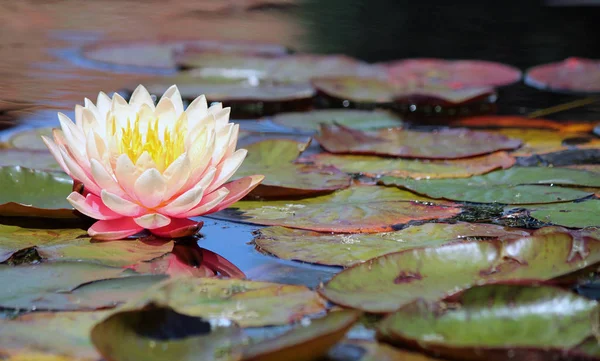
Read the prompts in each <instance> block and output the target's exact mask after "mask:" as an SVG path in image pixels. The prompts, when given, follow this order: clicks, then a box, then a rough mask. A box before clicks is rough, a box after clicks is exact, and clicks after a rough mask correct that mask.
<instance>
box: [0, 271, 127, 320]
mask: <svg viewBox="0 0 600 361" xmlns="http://www.w3.org/2000/svg"><path fill="white" fill-rule="evenodd" d="M127 274H133V272H130V273H129V272H126V271H125V272H124V271H123V269H121V268H116V267H108V266H104V265H99V264H93V263H83V262H52V263H40V264H36V265H21V266H6V265H0V288H2V289H3V290H4V291H3V292H2V294H0V307H6V308H16V309H28V310H45V309H49V306H51V307H55V302H54V301H53V300H52V297H54V295H55V294H57V293H68V292H72V291H74V290H75V289H76V288H77V287H79V286H80V285H82V284H85V283H89V282H92V281H98V280H104V279H109V278H117V277H123V276H126V275H127ZM45 296H47V297H49V301H48V302H47V301H46V299H45ZM67 301H68V300H67ZM69 306H70V307H72V308H70V309H77V306H76V305H75V304H74V303H73V304H71V305H65V307H64V308H63V309H69Z"/></svg>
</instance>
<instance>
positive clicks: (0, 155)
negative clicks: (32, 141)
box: [0, 149, 62, 172]
mask: <svg viewBox="0 0 600 361" xmlns="http://www.w3.org/2000/svg"><path fill="white" fill-rule="evenodd" d="M5 166H21V167H24V168H30V169H38V170H44V171H54V172H56V171H58V172H62V168H61V167H60V166H59V165H58V163H57V162H56V159H54V157H53V156H52V154H50V153H49V152H43V151H29V150H19V149H1V150H0V167H5Z"/></svg>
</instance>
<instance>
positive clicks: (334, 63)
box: [268, 54, 385, 83]
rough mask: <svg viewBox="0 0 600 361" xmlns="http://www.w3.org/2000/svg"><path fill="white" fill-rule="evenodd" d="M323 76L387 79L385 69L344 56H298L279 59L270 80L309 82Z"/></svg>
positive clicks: (269, 76)
mask: <svg viewBox="0 0 600 361" xmlns="http://www.w3.org/2000/svg"><path fill="white" fill-rule="evenodd" d="M323 76H328V77H329V76H359V77H370V78H382V79H383V78H385V72H384V71H383V69H382V68H381V67H379V66H376V65H371V64H367V63H363V62H361V61H358V60H356V59H353V58H350V57H347V56H344V55H315V54H297V55H288V56H285V57H282V58H279V59H278V61H277V63H276V64H275V67H274V68H273V70H272V72H271V73H270V74H269V75H268V78H269V79H272V80H275V81H278V82H295V83H296V82H309V81H310V80H311V79H314V78H318V77H323Z"/></svg>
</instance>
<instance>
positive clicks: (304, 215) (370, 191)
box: [224, 186, 461, 233]
mask: <svg viewBox="0 0 600 361" xmlns="http://www.w3.org/2000/svg"><path fill="white" fill-rule="evenodd" d="M430 202H431V200H430V199H428V198H423V197H420V196H417V195H415V194H413V193H410V192H407V191H402V190H399V189H395V188H385V187H376V186H355V187H350V188H348V189H344V190H340V191H337V192H335V193H333V194H328V195H324V196H319V197H313V198H305V199H299V200H276V201H275V200H274V201H241V202H238V203H236V204H235V205H234V206H233V207H232V208H230V209H229V210H227V211H226V212H225V213H224V215H225V216H228V214H232V213H234V212H236V210H237V212H241V216H242V217H241V219H242V220H243V221H245V222H251V223H256V224H264V225H268V226H286V227H290V228H299V229H308V230H313V231H322V232H344V233H375V232H385V231H391V230H393V229H394V226H396V225H400V224H404V223H408V222H410V221H415V220H430V219H445V218H451V217H453V216H455V215H457V214H459V213H460V212H461V209H460V208H459V207H458V206H457V205H456V204H454V203H450V202H437V204H434V203H430ZM233 216H234V217H237V219H239V218H240V217H239V215H235V214H234V215H233ZM228 218H231V216H229V217H228Z"/></svg>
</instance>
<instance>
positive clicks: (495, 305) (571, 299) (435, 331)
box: [383, 285, 598, 360]
mask: <svg viewBox="0 0 600 361" xmlns="http://www.w3.org/2000/svg"><path fill="white" fill-rule="evenodd" d="M597 317H598V303H597V302H596V301H592V300H589V299H586V298H584V297H582V296H578V295H576V294H573V293H571V292H569V291H565V290H561V289H558V288H553V287H524V286H508V285H493V286H483V287H476V288H473V289H470V290H467V291H465V292H464V293H463V294H462V295H460V297H459V300H458V303H454V302H437V303H430V304H427V303H425V302H416V303H414V304H411V305H408V306H405V307H403V308H401V309H400V310H399V311H398V312H396V313H395V314H393V315H391V316H390V317H389V318H387V319H386V320H384V321H383V323H384V326H383V327H384V329H385V331H384V332H385V333H386V334H388V335H389V334H391V338H392V339H393V340H394V341H396V342H398V343H402V344H406V345H411V346H413V347H415V346H416V347H419V348H422V349H425V350H427V351H429V352H435V353H438V354H440V355H442V356H447V357H449V358H454V359H468V360H497V359H508V358H515V359H533V358H537V357H539V359H571V358H569V356H571V357H574V356H575V355H574V354H571V355H569V353H571V352H572V351H573V349H574V348H575V347H576V346H577V345H578V344H580V343H581V342H583V341H584V340H585V339H586V338H588V337H590V336H592V335H593V334H594V332H595V331H594V330H595V329H596V327H597V323H598V320H597ZM575 354H576V353H575ZM511 355H512V356H511ZM536 356H537V357H536Z"/></svg>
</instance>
